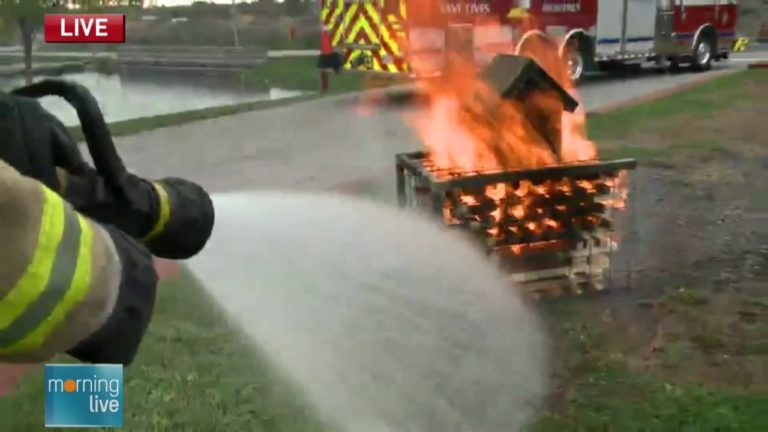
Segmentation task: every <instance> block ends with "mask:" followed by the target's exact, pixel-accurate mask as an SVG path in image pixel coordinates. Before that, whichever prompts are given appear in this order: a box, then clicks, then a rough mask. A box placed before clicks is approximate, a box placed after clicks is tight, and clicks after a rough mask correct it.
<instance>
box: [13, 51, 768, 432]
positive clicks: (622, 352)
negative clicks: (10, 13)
mask: <svg viewBox="0 0 768 432" xmlns="http://www.w3.org/2000/svg"><path fill="white" fill-rule="evenodd" d="M285 64H286V63H284V64H283V65H284V66H285ZM281 67H282V66H281ZM271 70H272V71H277V70H280V68H277V67H276V68H275V69H271ZM286 73H287V72H286ZM296 79H298V78H296ZM765 79H766V75H759V73H757V72H744V73H740V74H737V75H734V76H731V77H727V78H721V79H718V80H716V81H714V82H712V83H707V84H704V85H702V86H700V87H699V88H698V89H691V90H688V91H686V92H685V93H683V94H681V95H675V96H671V97H668V98H665V99H662V100H659V101H656V102H651V103H649V104H646V105H643V106H640V107H634V108H627V109H623V110H620V111H617V112H615V113H610V114H604V115H601V116H599V117H594V118H592V119H591V120H590V121H591V123H590V124H591V128H590V134H591V135H592V136H593V137H594V138H601V139H606V140H607V141H610V139H611V138H612V137H614V138H615V137H617V136H618V133H617V132H616V131H615V130H613V128H617V127H618V128H621V129H622V130H625V131H626V132H627V134H628V135H629V136H644V133H645V131H646V130H647V129H648V128H650V127H654V128H655V127H658V126H659V125H666V124H667V123H669V124H674V123H675V122H676V121H680V118H681V116H682V117H683V118H688V117H686V116H687V115H688V113H690V111H689V108H691V109H692V110H693V112H694V113H695V115H696V116H705V119H706V118H709V117H710V116H715V115H717V114H718V113H720V112H721V111H722V110H728V109H729V107H730V108H733V107H735V106H737V105H738V104H745V103H747V104H749V103H754V104H756V103H758V102H757V101H756V100H755V99H749V98H750V97H753V98H757V97H759V95H757V94H756V95H753V96H750V93H749V92H746V91H745V89H748V88H750V86H751V85H753V84H754V83H755V82H758V83H760V82H764V80H765ZM710 98H718V99H720V104H719V105H718V104H716V103H710V102H708V101H709V99H710ZM739 98H745V99H742V100H739ZM699 102H701V103H699ZM756 106H757V105H756ZM198 115H201V116H202V115H203V114H198ZM700 121H701V120H700ZM169 123H172V120H171V119H169V120H167V121H166V123H164V124H169ZM140 126H141V127H144V126H142V125H133V126H131V125H125V126H124V128H125V129H122V130H124V131H130V130H134V131H135V130H137V129H139V128H140ZM667 126H668V125H667ZM665 127H666V126H665ZM120 130H121V129H120V128H119V127H116V132H117V133H118V134H119V131H120ZM689 135H690V134H687V133H685V132H684V131H682V132H680V133H679V134H678V135H677V136H676V137H671V138H670V140H669V142H666V143H664V144H665V146H671V147H674V149H669V148H666V147H665V146H661V145H659V146H658V147H654V148H653V150H650V149H646V148H645V147H642V146H641V145H640V144H635V145H634V146H624V147H621V146H619V145H618V144H616V145H613V144H611V147H610V151H611V152H612V156H630V157H631V156H635V155H637V154H640V155H642V156H643V157H645V158H653V157H663V156H665V155H670V154H678V152H682V153H681V154H684V155H690V154H691V152H692V151H695V150H696V149H697V148H699V149H704V151H707V152H709V151H713V149H714V150H717V149H719V148H721V147H722V146H721V145H717V143H719V141H717V139H716V138H712V140H711V141H704V142H699V141H696V140H693V141H690V140H689V138H690V136H689ZM673 138H674V139H673ZM678 147H679V148H678ZM644 151H645V152H646V153H645V154H643V153H642V152H644ZM724 295H726V296H727V297H726V300H728V301H723V298H722V297H718V296H716V295H714V294H711V293H705V294H703V293H702V292H701V291H694V290H691V289H687V288H676V289H674V290H670V291H668V292H667V293H666V294H665V295H664V296H663V297H661V298H659V299H655V300H653V301H652V302H651V303H650V304H651V307H652V308H653V309H654V310H655V311H656V313H658V314H659V315H660V316H661V317H663V319H664V320H665V321H664V322H665V324H666V325H667V328H668V329H669V330H667V331H665V332H663V333H660V335H659V336H660V337H659V340H660V342H659V347H658V354H657V356H659V357H660V360H659V366H658V367H656V368H638V367H636V366H635V365H634V363H633V362H632V361H630V360H632V359H633V357H632V356H633V355H634V353H633V352H632V351H631V350H630V349H628V348H627V347H626V344H627V342H628V340H629V339H632V338H631V337H630V336H628V334H626V333H625V332H624V331H623V329H622V328H620V327H618V326H616V325H614V324H612V323H610V322H606V321H605V320H602V319H599V317H600V316H601V311H599V310H598V308H597V306H595V303H593V302H592V301H588V300H574V301H568V302H559V303H555V304H551V305H545V306H543V307H542V312H543V313H544V314H545V315H546V316H547V317H548V318H549V320H550V321H551V322H552V323H553V332H554V336H555V337H556V338H557V339H558V340H560V341H562V347H561V350H562V351H561V352H559V353H558V359H559V361H560V362H561V363H562V364H561V367H562V368H561V370H560V371H561V377H560V378H562V381H563V383H564V384H562V383H561V384H562V388H561V389H559V391H558V392H557V394H556V395H555V396H557V397H556V398H554V399H555V400H556V402H557V403H553V404H552V406H551V407H550V408H549V409H548V410H547V411H546V412H544V413H542V416H541V418H540V419H539V421H538V422H537V423H536V424H535V425H534V426H533V429H532V432H563V431H569V432H581V431H583V432H600V431H604V432H614V431H615V432H666V431H669V432H726V431H728V432H730V431H733V432H736V431H744V432H754V431H764V430H768V415H767V414H766V411H765V407H766V406H768V393H766V392H765V391H764V388H763V390H755V389H753V390H746V389H740V388H737V386H733V385H729V382H728V381H729V378H730V376H729V375H728V374H727V373H725V372H721V373H720V375H718V376H719V378H720V379H721V381H720V382H717V381H712V380H703V379H698V376H697V375H695V374H694V373H693V372H692V371H695V370H697V369H698V368H700V367H710V366H711V365H710V364H709V363H708V362H711V361H712V360H713V359H715V358H721V357H717V356H716V354H719V353H721V352H729V353H739V357H738V359H736V358H735V357H734V358H733V361H734V362H735V363H734V365H735V368H737V369H738V368H746V367H747V366H750V365H751V366H750V367H753V368H755V370H758V371H759V370H760V369H759V368H761V365H764V364H765V360H766V356H768V343H767V342H766V335H768V320H765V319H762V320H761V319H759V318H760V317H764V316H765V315H764V314H765V313H768V297H766V296H765V294H764V293H763V294H761V295H747V294H740V295H739V296H735V297H734V296H732V295H731V294H724ZM721 296H722V295H721ZM724 305H725V306H724ZM750 314H752V315H754V316H757V317H758V319H756V320H753V321H752V322H745V321H744V320H743V317H744V316H749V315H750ZM761 314H763V315H761ZM737 360H738V362H736V361H737ZM723 365H726V366H727V363H725V364H722V363H721V364H720V366H718V367H724V366H723ZM730 370H731V369H727V371H730ZM286 383H287V382H286V380H285V379H283V377H280V376H279V375H277V374H276V373H275V369H274V368H273V367H272V366H271V365H270V364H269V362H268V361H267V360H266V359H265V356H264V355H263V353H258V352H256V353H255V352H254V351H253V350H251V349H250V348H248V347H247V345H245V344H243V343H242V338H241V336H240V335H239V334H238V332H237V331H234V330H233V329H232V328H231V327H230V326H229V325H228V324H227V322H226V320H225V319H224V317H223V316H222V314H220V313H219V312H218V310H217V309H216V308H215V307H214V306H213V305H212V304H211V302H210V301H209V299H208V298H207V297H206V296H205V294H204V292H203V291H202V290H201V289H200V288H199V286H198V285H197V283H196V281H194V280H193V279H191V278H190V277H189V276H188V275H185V276H183V277H182V278H181V279H179V280H176V281H173V282H165V283H163V284H162V287H161V289H160V298H159V302H158V306H157V311H156V316H155V318H154V321H153V323H152V325H151V328H150V331H149V334H148V336H147V339H146V341H145V342H144V344H143V346H142V351H141V354H140V356H139V358H138V359H137V361H136V363H135V365H133V366H132V367H131V368H130V369H128V371H127V374H126V384H125V385H126V400H125V403H126V407H125V413H126V430H129V431H141V432H145V431H146V432H150V431H178V432H182V431H183V432H186V431H200V432H203V431H205V432H207V431H214V432H215V431H231V430H237V431H265V432H281V431H286V432H287V431H290V432H309V431H322V430H331V429H330V428H327V427H324V426H323V425H321V424H320V423H319V422H318V421H317V420H316V418H317V416H316V415H315V413H313V412H312V411H311V410H309V409H308V408H307V407H306V406H305V405H304V404H303V403H302V401H301V398H300V397H299V396H298V393H297V392H296V391H294V389H293V388H292V387H291V386H290V385H288V384H286ZM41 389H42V376H41V374H40V373H37V374H35V375H33V376H31V377H30V378H29V379H28V380H26V381H25V382H24V383H23V385H22V387H21V389H20V391H19V393H18V394H17V395H16V396H15V397H13V398H9V399H3V400H2V401H0V430H12V431H20V432H25V431H35V430H41V429H42V413H43V395H42V392H41Z"/></svg>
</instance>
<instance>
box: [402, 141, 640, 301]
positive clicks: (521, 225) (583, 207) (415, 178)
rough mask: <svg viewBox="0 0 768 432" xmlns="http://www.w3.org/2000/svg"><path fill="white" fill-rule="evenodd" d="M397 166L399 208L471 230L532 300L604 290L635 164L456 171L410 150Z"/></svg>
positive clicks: (624, 161) (615, 162) (592, 163)
mask: <svg viewBox="0 0 768 432" xmlns="http://www.w3.org/2000/svg"><path fill="white" fill-rule="evenodd" d="M396 166H397V191H398V197H399V202H400V205H401V206H402V207H409V208H417V209H426V210H428V211H430V212H431V213H433V214H434V215H436V216H438V217H440V218H441V219H442V221H443V222H444V223H445V224H446V225H448V226H449V227H456V228H459V229H462V230H466V231H467V232H471V233H473V234H474V235H475V236H477V237H478V238H479V239H480V240H481V241H483V242H484V244H485V246H486V248H487V251H488V253H489V254H490V255H491V256H492V257H493V259H494V260H495V261H496V262H497V263H498V264H499V265H500V266H502V267H503V268H504V269H505V270H506V271H507V272H508V273H509V274H510V279H511V280H513V281H515V282H517V283H520V284H522V285H524V286H525V287H526V288H527V289H528V290H529V291H530V292H531V293H532V294H533V295H535V296H537V297H538V296H542V295H549V294H564V293H581V292H583V291H586V290H602V289H603V288H604V275H605V273H606V272H607V271H609V270H610V254H611V253H612V252H614V251H615V250H616V249H617V242H616V241H615V233H614V226H613V219H612V214H613V211H614V210H615V209H622V208H624V207H625V205H626V193H627V183H626V177H627V171H628V170H630V169H634V168H635V166H636V161H635V160H633V159H621V160H612V161H589V162H584V163H572V164H559V165H554V166H547V167H542V168H535V169H523V170H504V171H487V172H459V171H455V170H450V169H446V168H444V167H436V166H434V164H433V163H432V161H431V160H430V158H429V155H428V154H427V153H425V152H414V153H407V154H399V155H397V160H396Z"/></svg>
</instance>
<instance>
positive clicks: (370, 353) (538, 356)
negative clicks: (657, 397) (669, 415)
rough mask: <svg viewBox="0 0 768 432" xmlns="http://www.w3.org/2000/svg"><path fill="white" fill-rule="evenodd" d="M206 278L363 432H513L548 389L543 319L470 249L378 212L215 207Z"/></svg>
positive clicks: (316, 198)
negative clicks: (215, 213) (215, 215)
mask: <svg viewBox="0 0 768 432" xmlns="http://www.w3.org/2000/svg"><path fill="white" fill-rule="evenodd" d="M214 204H215V207H216V212H217V221H216V222H217V224H216V228H215V229H214V235H213V238H212V239H211V241H210V243H209V246H208V247H207V248H206V250H205V251H204V252H203V253H202V254H200V255H199V256H197V257H195V258H194V259H192V260H191V261H190V267H191V269H192V271H193V272H194V273H195V274H196V275H197V277H199V278H200V279H201V280H202V281H203V282H204V284H205V285H206V287H207V289H208V290H209V291H210V293H211V294H212V295H213V296H214V297H215V298H216V299H217V301H218V302H219V303H220V304H221V306H222V307H223V308H224V309H225V310H226V311H227V312H228V314H229V315H230V316H231V318H232V320H233V321H234V322H235V323H236V324H237V325H239V326H240V327H241V328H242V329H243V330H244V331H245V332H246V333H247V334H248V335H249V336H250V337H251V338H252V339H253V341H254V343H255V344H256V345H258V346H259V348H260V349H261V350H263V351H265V352H266V353H268V355H270V356H271V358H272V360H274V362H275V363H276V364H277V365H278V366H279V367H281V368H282V371H283V372H284V373H285V374H286V375H287V376H288V377H290V378H291V379H293V380H294V381H295V382H296V384H297V385H298V386H299V388H300V389H302V391H303V392H304V395H303V396H304V397H306V398H307V400H308V401H309V402H310V403H312V404H313V405H314V407H315V408H316V409H317V410H318V411H319V412H320V413H321V414H323V415H324V416H326V417H327V419H328V420H330V421H331V422H333V423H334V424H338V425H340V426H339V428H340V429H341V430H345V431H350V432H380V431H381V432H384V431H387V432H389V431H392V432H411V431H413V432H432V431H434V432H451V431H456V432H459V431H461V432H469V431H472V432H511V431H516V430H519V429H520V427H521V426H522V425H523V424H524V423H526V422H527V421H528V420H530V419H531V418H532V416H533V415H534V414H535V410H536V408H537V404H538V403H539V402H540V400H541V398H542V396H543V394H544V392H545V389H546V384H547V382H546V376H547V366H548V358H547V354H548V352H547V351H548V350H547V345H548V341H547V339H546V337H545V335H544V333H543V330H542V328H541V326H540V323H539V322H538V320H537V318H536V316H535V315H534V312H533V311H532V310H530V309H529V308H528V307H527V306H526V305H525V304H524V302H523V301H522V299H521V298H520V296H519V295H518V294H517V293H516V291H515V290H514V289H513V287H512V286H511V285H510V283H509V282H507V281H504V280H502V277H501V275H500V274H498V273H497V271H496V270H495V269H494V268H493V267H492V266H491V265H490V264H489V263H488V262H487V259H486V258H485V257H484V256H483V255H482V253H481V252H480V251H479V250H478V249H477V248H476V247H475V245H474V244H472V243H470V242H468V241H467V240H465V239H464V238H461V237H458V236H455V235H451V234H448V233H446V232H445V230H444V229H441V228H439V227H438V226H437V225H435V224H434V223H433V222H432V221H428V220H424V219H421V218H420V217H418V216H416V215H413V214H410V213H405V212H401V211H399V210H397V209H394V208H389V207H384V206H380V205H377V204H374V203H370V202H367V201H360V200H356V199H352V198H348V197H342V196H334V195H309V194H300V193H290V194H287V193H286V194H282V193H269V192H253V193H229V194H220V195H216V196H214Z"/></svg>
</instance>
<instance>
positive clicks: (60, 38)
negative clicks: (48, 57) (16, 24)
mask: <svg viewBox="0 0 768 432" xmlns="http://www.w3.org/2000/svg"><path fill="white" fill-rule="evenodd" d="M45 42H47V43H123V42H125V15H120V14H46V15H45Z"/></svg>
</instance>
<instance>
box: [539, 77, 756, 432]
mask: <svg viewBox="0 0 768 432" xmlns="http://www.w3.org/2000/svg"><path fill="white" fill-rule="evenodd" d="M717 81H719V82H715V83H713V84H708V85H706V86H704V87H702V88H698V89H695V90H692V91H691V92H687V93H686V94H683V95H679V96H675V97H673V98H668V99H666V100H664V101H659V102H658V103H655V106H654V103H652V104H649V105H648V106H646V107H642V108H638V109H633V110H634V113H629V114H632V115H631V116H630V115H629V114H628V113H616V114H615V115H613V114H611V115H609V116H608V118H604V119H600V120H597V121H596V122H597V123H600V122H601V121H603V122H608V121H611V122H613V123H614V124H615V125H616V128H617V129H619V130H615V129H611V128H608V127H607V126H606V125H600V124H598V125H597V128H596V133H595V134H593V137H594V138H595V139H596V140H597V141H598V142H599V144H600V145H601V146H602V147H603V150H604V153H605V154H609V155H611V156H631V157H636V158H638V159H639V160H640V168H638V169H637V170H636V171H635V172H633V173H632V177H631V178H632V180H631V181H632V192H631V201H630V206H631V209H630V211H629V212H628V213H627V214H625V215H624V216H623V218H622V220H621V221H620V223H621V225H622V227H623V229H624V230H625V236H624V238H622V239H621V243H620V251H619V253H618V255H617V261H616V263H615V265H614V269H613V271H612V278H611V286H612V290H611V292H610V293H606V294H605V295H602V296H598V297H596V298H592V299H584V300H583V301H582V300H577V301H575V302H573V301H570V302H559V303H556V304H553V305H550V306H548V307H547V308H545V309H546V310H547V312H548V314H549V315H550V317H551V318H552V319H551V320H550V321H551V324H552V327H553V329H555V333H556V334H558V335H559V341H560V342H559V344H558V348H557V352H558V354H559V355H558V359H559V360H558V361H559V363H560V364H559V367H558V370H559V371H560V372H559V373H558V376H557V381H558V383H559V385H558V388H557V389H556V391H555V392H554V393H553V396H552V401H551V403H552V413H551V417H550V418H549V419H548V420H547V421H544V422H543V423H542V424H543V426H542V430H555V429H556V428H557V427H563V425H564V424H574V425H576V424H578V425H579V428H576V429H569V430H597V429H594V428H595V427H598V428H601V429H599V430H617V431H618V430H621V431H626V430H696V431H714V430H760V428H757V429H755V427H756V426H757V424H758V423H757V421H758V419H757V417H756V415H757V414H756V413H757V412H759V411H756V412H755V413H754V415H753V413H750V412H749V411H748V409H747V408H744V407H747V406H749V402H755V401H756V400H757V399H758V398H761V399H760V400H761V401H762V403H764V402H765V401H766V395H768V182H766V181H765V175H766V172H768V171H767V169H768V126H766V125H765V123H763V122H762V121H764V119H766V118H768V100H766V99H765V98H764V97H762V98H761V97H760V96H759V95H766V94H768V74H766V73H753V72H749V73H742V74H738V75H737V76H735V77H726V78H722V79H718V80H717ZM630 111H632V110H630ZM610 116H613V118H610ZM623 118H627V119H629V118H631V119H632V120H631V121H626V122H622V121H621V119H623ZM638 118H639V119H638ZM761 119H762V121H761ZM620 135H623V137H620ZM612 374H614V375H612ZM640 380H646V381H642V382H641V381H640ZM678 386H681V387H678ZM675 391H677V392H678V393H675ZM585 392H586V393H585ZM670 392H672V393H674V394H677V395H678V396H679V398H678V399H675V401H674V402H670V401H668V400H667V399H668V398H670V397H671V396H670ZM696 395H699V396H701V395H707V396H706V398H705V399H701V398H698V399H697V397H698V396H696ZM702 397H703V396H702ZM730 397H736V398H740V397H744V398H746V399H745V400H746V401H747V402H746V403H745V402H744V401H743V400H741V399H739V400H740V402H739V403H735V402H734V403H733V404H729V402H726V401H725V399H724V398H730ZM707 398H709V399H707ZM662 400H663V401H666V402H665V403H667V404H668V405H669V407H667V408H665V409H672V407H676V409H675V410H674V411H676V414H673V413H668V414H669V415H668V416H667V417H665V412H664V411H661V412H656V411H654V410H651V409H650V407H652V406H655V404H657V403H661V402H660V401H662ZM632 404H634V405H636V407H635V408H631V412H632V413H635V414H637V413H638V412H641V411H643V409H644V408H643V406H645V407H646V408H648V410H649V411H647V413H646V414H648V413H650V414H648V415H651V416H652V417H653V418H654V419H655V420H654V421H661V420H659V418H662V419H665V420H664V421H665V422H666V423H665V422H661V423H654V421H651V420H648V419H646V420H645V421H642V420H637V421H638V423H632V422H633V421H634V420H633V419H635V417H633V415H632V414H628V412H629V411H627V410H630V408H629V406H630V405H632ZM609 407H610V412H607V411H608V409H609ZM730 407H734V408H733V410H735V411H733V412H731V411H729V410H730V409H731V408H730ZM737 407H740V408H737ZM718 409H720V410H725V411H727V413H725V411H723V412H724V413H725V414H723V415H722V416H721V417H712V418H708V419H704V420H701V419H700V420H696V422H694V421H693V420H692V419H693V418H694V417H695V416H700V415H702V414H703V413H704V412H705V411H706V410H714V411H711V413H712V415H713V416H714V415H715V414H714V413H716V412H718V411H717V410H718ZM638 410H639V411H638ZM686 410H687V411H686ZM739 410H741V411H739ZM623 411H627V412H623ZM736 411H738V412H736ZM640 417H641V416H639V417H637V418H640ZM705 417H706V416H705ZM766 417H768V416H765V415H763V416H762V418H763V419H765V418H766ZM701 418H704V417H701ZM726 418H728V419H730V420H725V419H726ZM549 421H551V423H548V422H549ZM761 421H768V420H761ZM564 422H565V423H564ZM697 422H698V423H697ZM654 424H656V425H657V426H658V427H660V428H659V429H654V428H653V425H654ZM672 424H674V425H676V427H680V428H679V429H677V428H674V429H667V428H668V427H670V425H672ZM723 424H724V425H726V426H727V427H726V428H724V429H722V428H719V425H723ZM759 424H760V425H761V426H762V425H764V423H759ZM584 425H589V427H587V428H586V429H581V427H582V426H584ZM641 425H642V426H641ZM691 425H694V426H696V428H693V429H685V428H684V426H685V427H691ZM603 427H605V429H602V428H603ZM633 427H638V428H639V429H633ZM649 427H650V428H651V429H648V428H649ZM590 428H593V429H590ZM762 430H765V429H762Z"/></svg>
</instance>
